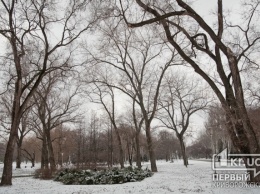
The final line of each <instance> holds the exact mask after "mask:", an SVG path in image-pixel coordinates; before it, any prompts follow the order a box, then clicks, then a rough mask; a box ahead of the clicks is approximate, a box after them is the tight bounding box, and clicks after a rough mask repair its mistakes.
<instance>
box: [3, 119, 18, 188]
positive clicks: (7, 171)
mask: <svg viewBox="0 0 260 194" xmlns="http://www.w3.org/2000/svg"><path fill="white" fill-rule="evenodd" d="M18 123H19V120H18V119H15V120H14V121H13V124H12V127H11V131H10V135H9V140H8V143H7V147H6V152H5V158H4V169H3V174H2V179H1V185H12V173H13V153H14V149H15V143H16V138H17V131H18V126H19V124H18Z"/></svg>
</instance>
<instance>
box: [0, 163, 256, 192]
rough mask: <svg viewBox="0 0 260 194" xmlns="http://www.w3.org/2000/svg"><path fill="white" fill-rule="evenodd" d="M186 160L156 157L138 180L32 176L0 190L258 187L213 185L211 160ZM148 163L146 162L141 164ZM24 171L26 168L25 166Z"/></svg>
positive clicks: (144, 190)
mask: <svg viewBox="0 0 260 194" xmlns="http://www.w3.org/2000/svg"><path fill="white" fill-rule="evenodd" d="M189 162H190V165H189V166H188V168H186V167H185V166H183V164H182V161H175V162H174V163H170V162H165V161H158V162H157V167H158V172H157V173H155V174H154V175H153V176H152V177H150V178H146V179H145V180H143V181H142V182H135V183H125V184H120V185H63V184H62V183H60V182H55V181H51V180H39V179H34V178H32V177H19V178H13V185H12V186H6V187H0V194H17V193H19V194H23V193H26V194H36V193H37V194H45V193H46V194H49V193H52V194H112V193H113V194H125V193H130V194H146V193H147V194H148V193H149V194H150V193H152V194H163V193H165V194H167V193H187V194H192V193H205V194H208V193H212V194H218V193H221V194H227V193H228V194H238V193H239V194H240V193H247V194H257V193H260V188H214V185H213V181H212V174H213V171H212V169H211V163H210V162H206V161H189ZM148 165H149V164H147V163H146V164H144V167H146V166H148ZM23 170H24V169H23ZM25 171H26V170H25ZM27 171H28V172H29V171H30V170H28V169H27Z"/></svg>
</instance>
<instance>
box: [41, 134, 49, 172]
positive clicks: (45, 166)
mask: <svg viewBox="0 0 260 194" xmlns="http://www.w3.org/2000/svg"><path fill="white" fill-rule="evenodd" d="M41 169H49V159H48V148H47V142H46V135H45V132H43V139H42V156H41Z"/></svg>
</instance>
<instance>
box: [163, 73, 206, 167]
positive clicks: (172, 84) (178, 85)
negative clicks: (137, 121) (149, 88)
mask: <svg viewBox="0 0 260 194" xmlns="http://www.w3.org/2000/svg"><path fill="white" fill-rule="evenodd" d="M165 80H166V83H165V88H164V95H163V97H162V98H161V99H160V107H161V111H160V113H162V114H160V116H158V119H159V120H160V121H161V122H162V123H163V125H164V126H165V127H167V128H169V129H172V130H174V131H175V133H176V136H177V138H178V140H179V142H180V147H181V153H182V157H183V163H184V165H185V166H186V167H187V165H188V158H187V154H186V146H185V143H184V135H185V133H186V132H187V130H188V128H189V124H190V122H191V117H192V116H193V115H194V114H195V113H197V112H198V111H201V110H203V109H205V108H206V107H207V105H208V102H209V100H207V99H206V98H207V96H206V95H205V94H204V92H203V89H199V88H198V85H199V84H198V82H196V80H192V78H191V80H190V79H189V80H187V78H186V77H184V76H180V74H179V75H174V74H172V75H170V76H168V77H166V79H165Z"/></svg>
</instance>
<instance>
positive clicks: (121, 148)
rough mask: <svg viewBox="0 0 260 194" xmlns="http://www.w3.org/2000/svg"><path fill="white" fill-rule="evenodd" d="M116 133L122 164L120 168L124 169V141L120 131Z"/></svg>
mask: <svg viewBox="0 0 260 194" xmlns="http://www.w3.org/2000/svg"><path fill="white" fill-rule="evenodd" d="M115 131H116V137H117V141H118V148H119V163H120V167H121V168H124V151H123V146H122V141H121V137H120V134H119V131H118V129H115Z"/></svg>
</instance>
